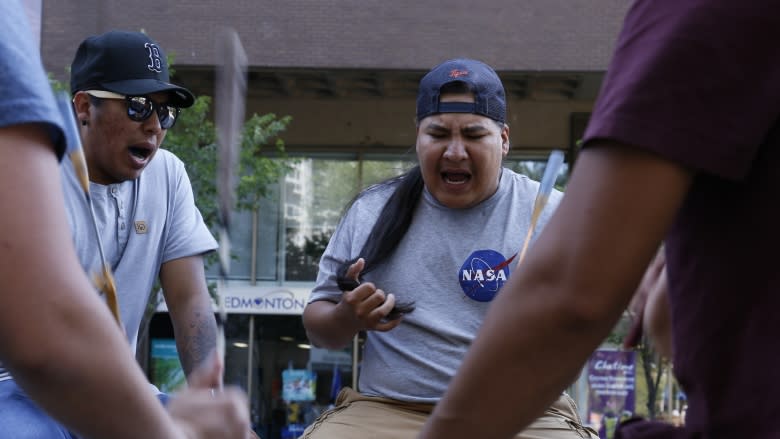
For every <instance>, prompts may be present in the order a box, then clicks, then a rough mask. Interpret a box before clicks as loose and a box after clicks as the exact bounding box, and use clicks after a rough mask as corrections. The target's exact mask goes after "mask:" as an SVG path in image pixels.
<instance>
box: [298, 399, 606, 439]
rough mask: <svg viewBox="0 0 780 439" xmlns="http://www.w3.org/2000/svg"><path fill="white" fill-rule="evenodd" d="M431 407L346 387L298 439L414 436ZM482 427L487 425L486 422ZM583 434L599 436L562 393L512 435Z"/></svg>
mask: <svg viewBox="0 0 780 439" xmlns="http://www.w3.org/2000/svg"><path fill="white" fill-rule="evenodd" d="M433 407H434V406H433V405H432V404H414V403H405V402H401V401H395V400H392V399H387V398H379V397H370V396H363V395H361V394H360V393H358V392H356V391H354V390H352V389H350V388H348V387H345V388H343V389H341V392H340V393H339V396H338V398H337V399H336V406H335V407H334V408H333V409H331V410H328V411H326V412H324V413H323V414H322V415H320V417H318V418H317V420H316V421H314V423H313V424H312V425H310V426H309V428H307V429H306V431H305V432H304V433H303V436H301V439H415V438H416V437H417V435H418V434H419V433H420V431H421V430H422V427H423V424H425V421H426V420H427V419H428V415H430V413H431V411H433ZM485 428H490V426H489V425H488V423H487V422H486V423H485ZM582 438H585V439H598V434H596V432H595V431H593V430H592V429H590V428H587V427H583V425H582V421H581V420H580V417H579V415H578V414H577V410H576V408H575V405H574V401H573V400H572V399H571V398H570V397H569V396H568V395H562V396H561V397H560V398H559V399H558V400H557V401H556V402H555V403H553V405H552V406H550V408H548V409H547V410H546V411H545V413H544V415H543V416H542V417H540V418H538V419H537V420H536V421H534V422H533V423H532V424H531V425H530V426H528V428H527V429H525V430H523V431H522V432H520V433H519V434H518V435H517V436H515V439H582ZM474 439H478V438H474Z"/></svg>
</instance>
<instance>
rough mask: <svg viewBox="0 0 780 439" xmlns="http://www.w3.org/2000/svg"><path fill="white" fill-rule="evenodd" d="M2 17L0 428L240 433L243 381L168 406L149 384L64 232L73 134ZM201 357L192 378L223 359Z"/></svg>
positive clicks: (99, 437)
mask: <svg viewBox="0 0 780 439" xmlns="http://www.w3.org/2000/svg"><path fill="white" fill-rule="evenodd" d="M0 27H2V28H3V29H5V30H6V31H8V32H9V34H8V35H7V36H6V37H5V38H3V39H2V40H1V41H0V71H2V72H3V73H4V74H7V77H6V76H4V77H3V80H2V81H0V91H2V93H0V108H2V110H3V111H0V114H2V116H0V151H2V153H3V154H2V155H0V169H1V170H2V171H1V172H0V182H1V183H0V200H2V205H3V208H4V212H3V215H0V241H2V242H3V248H4V250H3V251H2V252H0V279H3V282H2V287H0V359H2V362H3V363H2V364H0V438H2V439H56V438H63V439H64V438H68V439H72V438H74V437H76V434H77V433H78V434H79V435H84V436H85V437H90V438H94V439H105V438H112V439H120V438H152V437H154V438H157V437H165V438H175V439H185V438H194V437H198V438H215V439H216V438H224V437H242V438H243V437H247V435H248V434H249V411H248V409H247V401H246V396H245V395H243V394H242V393H241V392H239V391H236V390H231V389H227V390H226V391H225V392H220V393H219V394H212V393H211V392H209V391H208V390H204V389H198V388H197V387H198V386H192V387H190V388H189V389H186V390H183V391H182V392H181V393H179V394H177V397H176V398H173V399H172V401H171V402H170V404H169V406H168V412H167V413H166V412H165V411H164V410H163V409H162V407H161V405H160V404H159V402H158V401H157V399H156V398H155V397H154V396H153V395H152V394H151V393H150V392H149V391H148V389H147V388H146V384H145V382H146V380H145V378H144V376H143V374H142V373H141V371H140V369H139V368H138V365H137V364H136V362H135V361H134V359H133V357H132V355H131V353H130V352H129V351H128V346H127V343H126V341H125V337H124V334H122V333H121V332H120V331H119V330H118V327H117V325H116V322H115V321H113V320H112V318H111V316H110V314H109V313H108V312H107V308H106V306H105V305H104V304H103V303H101V301H100V300H99V298H98V296H97V294H95V291H94V289H93V287H92V286H91V285H90V283H89V280H88V278H87V276H85V274H84V272H83V270H82V269H81V267H79V263H78V262H77V258H76V254H75V252H74V251H73V244H72V243H71V238H70V236H68V232H69V231H68V227H67V225H66V224H65V223H64V220H63V218H64V217H65V209H64V204H65V203H63V200H62V197H63V195H62V193H63V191H62V186H61V183H60V179H59V178H56V173H57V171H58V169H57V167H58V161H59V159H60V158H62V156H63V155H64V154H65V153H70V152H71V150H72V149H73V148H74V144H76V143H78V142H75V141H74V139H75V138H76V137H77V136H76V135H72V134H73V133H74V132H75V130H71V129H68V128H67V127H70V126H72V125H73V124H72V123H70V124H69V123H67V119H63V117H62V114H61V113H60V109H58V105H57V102H55V99H54V97H53V96H52V92H51V88H50V87H49V84H48V83H47V80H46V75H45V72H44V71H43V67H42V64H41V60H40V57H39V55H38V50H37V49H36V48H35V47H32V44H31V43H30V42H31V39H30V38H29V36H30V29H29V27H28V26H27V23H26V20H25V18H24V12H23V9H22V7H21V4H20V3H19V2H17V1H16V0H11V1H3V2H0ZM64 102H65V105H64V106H63V108H64V109H65V110H66V111H69V108H67V100H65V101H64ZM63 113H65V112H63ZM65 114H67V113H65ZM67 116H70V115H69V114H67ZM66 133H67V134H66ZM66 147H67V148H66ZM52 174H55V178H51V175H52ZM95 187H97V186H93V188H95ZM90 238H91V239H93V237H90ZM31 311H34V312H31ZM212 359H214V358H212ZM204 366H205V367H201V368H199V370H198V371H197V372H196V373H195V374H194V375H195V378H196V380H203V381H205V382H208V381H210V375H211V374H214V373H215V372H217V373H218V372H219V371H220V368H219V367H213V366H211V365H204ZM4 367H7V370H6V369H4ZM9 371H10V373H13V377H11V375H10V374H9ZM17 381H18V383H17ZM28 395H29V396H28ZM60 423H62V424H60ZM63 424H64V425H63ZM68 428H70V429H73V430H75V431H76V432H77V433H72V432H70V431H68Z"/></svg>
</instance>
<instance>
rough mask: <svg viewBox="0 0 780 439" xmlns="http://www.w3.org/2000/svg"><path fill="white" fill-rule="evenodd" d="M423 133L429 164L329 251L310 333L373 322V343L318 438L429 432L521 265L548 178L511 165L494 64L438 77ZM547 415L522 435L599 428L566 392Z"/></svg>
mask: <svg viewBox="0 0 780 439" xmlns="http://www.w3.org/2000/svg"><path fill="white" fill-rule="evenodd" d="M416 143H417V146H416V150H417V158H418V162H419V164H418V166H415V167H413V168H412V169H411V170H409V171H408V172H407V173H405V174H403V175H402V176H400V177H398V178H394V179H391V180H389V181H386V182H383V183H380V184H378V185H376V186H373V187H372V188H369V189H367V190H365V191H363V192H362V193H361V194H360V195H359V196H358V197H357V199H356V200H355V201H354V202H353V204H352V205H351V206H350V208H349V210H348V211H347V213H346V214H345V216H344V218H343V219H342V220H341V223H340V224H339V226H338V228H337V230H336V231H335V233H334V234H333V236H332V237H331V239H330V243H329V244H328V247H327V249H326V250H325V253H324V254H323V256H322V259H321V260H320V267H319V274H318V276H317V284H316V286H315V287H314V290H313V291H312V293H311V297H310V299H309V303H308V304H307V306H306V308H305V309H304V313H303V320H304V326H305V327H306V331H307V334H308V336H309V339H310V340H311V341H312V342H313V343H314V344H315V345H317V346H322V347H327V348H330V349H338V348H343V347H344V346H347V345H348V344H349V343H350V341H351V340H352V338H353V337H354V336H355V334H357V333H358V332H360V331H366V344H365V348H364V354H363V361H362V366H361V370H360V382H359V387H360V389H359V390H360V391H359V392H357V391H355V390H352V389H349V388H345V389H344V390H343V391H342V392H341V393H340V394H339V396H338V398H337V401H336V408H335V409H334V410H333V411H329V412H326V413H324V414H323V415H321V416H320V418H319V419H318V420H317V421H315V422H314V423H313V424H312V426H311V427H309V428H308V429H307V431H306V432H305V433H304V435H303V437H304V438H306V439H317V438H340V439H358V438H366V437H370V438H375V439H399V438H400V439H404V438H414V437H416V436H417V434H418V433H419V432H420V430H421V428H422V426H423V424H424V423H425V421H426V419H427V417H428V415H429V414H430V412H431V411H432V410H433V407H434V405H435V404H436V403H437V402H438V401H439V399H440V398H441V397H442V395H443V394H444V392H445V390H446V388H447V386H448V384H449V381H450V379H452V377H453V376H454V375H455V371H456V370H457V369H458V367H459V366H460V363H461V360H462V359H463V357H464V355H465V353H466V350H467V349H468V346H469V345H470V344H471V342H472V340H473V339H474V337H475V336H476V333H477V330H478V329H479V327H480V326H481V325H482V320H483V317H484V315H485V312H486V311H487V309H488V306H489V305H490V303H491V301H492V300H493V298H494V297H496V295H497V294H499V295H500V294H503V293H499V291H500V289H501V287H502V286H503V284H504V283H505V282H506V281H507V279H508V278H509V277H510V275H513V272H514V269H515V265H516V264H517V261H516V257H517V253H518V251H519V250H520V247H521V246H522V241H523V237H524V236H525V235H526V233H527V231H528V228H529V227H530V219H531V212H532V209H533V204H534V198H535V196H536V193H537V190H538V188H539V184H538V183H537V182H535V181H532V180H530V179H529V178H527V177H525V176H523V175H519V174H516V173H515V172H513V171H512V170H510V169H506V168H503V167H502V161H503V159H504V157H506V155H507V153H508V151H509V127H508V126H507V124H506V98H505V94H504V87H503V85H502V84H501V80H500V79H499V77H498V76H497V75H496V73H495V72H494V71H493V69H492V68H490V67H489V66H488V65H486V64H484V63H481V62H479V61H475V60H471V59H455V60H449V61H446V62H444V63H442V64H440V65H439V66H437V67H435V68H434V69H433V70H431V71H430V72H429V73H428V74H426V75H425V76H424V77H423V78H422V80H421V82H420V87H419V91H418V95H417V141H416ZM560 199H561V194H560V192H557V191H554V192H553V194H551V196H550V204H549V206H548V207H547V208H546V209H545V211H544V212H543V214H542V218H541V220H540V224H541V225H544V224H545V223H546V221H547V218H549V217H550V215H551V214H552V211H553V209H554V208H555V206H556V205H557V204H558V202H559V201H560ZM401 304H403V305H401ZM394 308H395V309H394ZM399 311H401V312H400V313H399ZM399 314H400V315H399ZM506 336H507V337H511V336H513V334H506ZM529 397H533V396H532V395H531V396H529ZM539 414H540V415H541V417H539V418H538V420H537V422H535V423H534V424H532V425H531V426H529V427H528V429H526V430H525V431H522V432H517V438H524V439H530V438H561V439H564V438H566V439H568V438H572V439H574V438H577V439H581V438H583V437H585V438H589V437H592V438H595V437H596V435H595V432H592V431H589V430H588V429H586V428H584V427H583V426H582V423H581V422H580V420H579V419H578V416H577V413H576V410H575V409H574V404H573V402H572V401H571V398H569V397H568V396H566V395H560V399H559V400H558V401H556V402H555V403H553V404H552V405H551V406H550V407H548V410H546V411H544V412H542V411H540V412H539ZM485 428H486V429H490V428H491V427H490V425H488V424H486V425H485ZM474 437H480V436H479V435H478V434H477V435H474Z"/></svg>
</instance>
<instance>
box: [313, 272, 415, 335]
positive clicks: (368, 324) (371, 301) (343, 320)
mask: <svg viewBox="0 0 780 439" xmlns="http://www.w3.org/2000/svg"><path fill="white" fill-rule="evenodd" d="M364 266H365V261H364V260H363V259H362V258H361V259H358V261H357V262H355V263H354V264H352V266H351V267H350V268H349V271H348V272H347V275H348V276H353V277H355V278H356V279H357V277H358V275H359V274H360V272H361V271H363V267H364ZM393 306H395V296H394V295H392V294H388V295H387V296H386V297H385V293H384V291H382V290H379V289H377V288H376V286H375V285H374V284H372V283H370V282H366V283H363V284H360V286H358V287H357V288H355V289H354V290H352V291H345V292H344V294H343V295H342V296H341V300H340V301H339V302H338V303H333V302H328V301H325V300H320V301H317V302H312V303H310V304H308V305H306V308H305V309H304V310H303V326H304V327H305V328H306V335H307V336H308V338H309V341H311V342H312V343H313V344H314V345H315V346H321V347H326V348H329V349H341V348H343V347H345V346H347V345H348V344H349V342H350V341H351V340H352V337H354V336H355V334H357V333H358V332H360V331H366V330H372V331H389V330H391V329H393V328H395V327H396V326H398V324H399V323H401V318H398V319H395V320H390V321H385V320H383V318H384V317H385V316H387V315H388V314H389V313H390V311H391V310H392V309H393Z"/></svg>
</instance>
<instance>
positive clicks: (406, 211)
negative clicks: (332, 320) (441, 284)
mask: <svg viewBox="0 0 780 439" xmlns="http://www.w3.org/2000/svg"><path fill="white" fill-rule="evenodd" d="M383 186H396V189H395V191H394V192H393V194H392V195H391V196H390V198H388V200H387V203H385V206H384V207H383V208H382V211H381V212H380V213H379V217H378V218H377V220H376V222H375V223H374V227H373V228H372V229H371V233H369V235H368V238H367V239H366V242H365V244H363V248H362V249H361V250H360V253H359V254H358V257H356V258H354V259H351V260H349V261H346V262H344V263H343V264H342V265H341V267H339V269H338V271H337V278H336V282H337V283H338V286H339V288H340V289H341V290H342V291H351V290H354V289H355V288H357V286H358V285H360V282H359V281H357V280H355V279H351V278H348V277H347V276H346V274H347V271H348V270H349V267H350V265H352V264H354V263H355V262H356V261H357V260H358V259H359V258H363V259H364V260H365V264H366V265H365V267H364V268H363V273H367V272H369V271H371V270H373V269H375V268H376V267H378V266H379V265H381V264H382V263H383V262H384V261H385V260H386V259H387V258H388V257H389V256H390V255H391V254H393V252H394V251H395V249H396V247H397V246H398V243H399V242H401V239H402V238H403V237H404V235H405V234H406V231H407V230H408V229H409V225H410V224H411V223H412V216H413V215H414V209H415V208H416V207H417V203H418V202H419V201H420V196H421V195H422V191H423V186H424V184H423V179H422V171H421V170H420V166H419V165H418V166H415V167H413V168H412V169H410V170H409V171H407V172H406V173H405V174H403V175H400V176H398V177H394V178H391V179H389V180H385V181H383V182H381V183H377V184H376V185H374V186H372V187H370V188H368V189H366V190H365V191H363V192H362V193H361V194H360V195H358V197H356V199H357V198H360V197H361V196H362V195H363V194H365V193H366V192H368V191H371V190H373V189H376V188H378V187H383ZM412 311H414V301H411V302H403V303H400V302H399V303H396V305H395V307H394V308H393V310H392V311H391V312H390V314H388V316H387V318H388V319H390V320H392V319H395V318H398V317H399V316H400V315H401V314H407V313H410V312H412Z"/></svg>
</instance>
